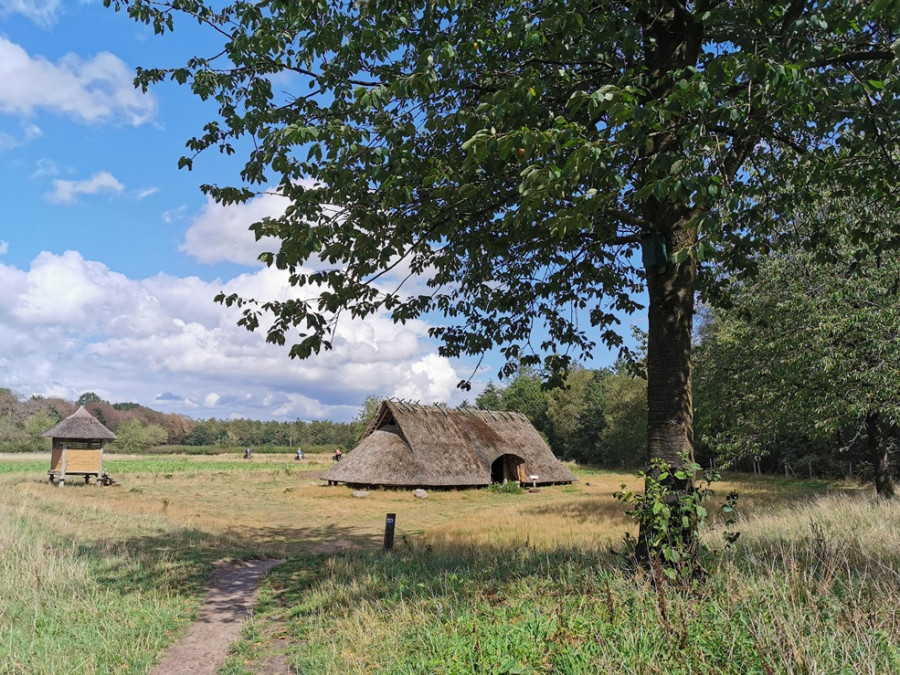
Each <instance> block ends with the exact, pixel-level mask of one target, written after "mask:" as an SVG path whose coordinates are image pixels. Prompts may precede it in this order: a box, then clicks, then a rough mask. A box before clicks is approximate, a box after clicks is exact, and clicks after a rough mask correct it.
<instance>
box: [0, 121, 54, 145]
mask: <svg viewBox="0 0 900 675" xmlns="http://www.w3.org/2000/svg"><path fill="white" fill-rule="evenodd" d="M43 135H44V132H43V131H42V130H41V128H40V127H39V126H38V125H36V124H23V125H22V131H21V133H20V134H18V135H13V134H9V133H6V132H0V150H8V149H9V148H17V147H19V146H22V145H25V144H26V143H30V142H31V141H33V140H34V139H35V138H40V137H41V136H43Z"/></svg>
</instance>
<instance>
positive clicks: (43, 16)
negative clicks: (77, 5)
mask: <svg viewBox="0 0 900 675" xmlns="http://www.w3.org/2000/svg"><path fill="white" fill-rule="evenodd" d="M61 4H62V3H61V1H60V0H0V16H5V15H8V14H21V15H23V16H26V17H28V18H29V19H31V20H32V21H33V22H34V23H36V24H38V25H39V26H43V27H44V28H50V27H51V26H53V24H55V23H56V19H57V16H58V14H59V9H60V5H61Z"/></svg>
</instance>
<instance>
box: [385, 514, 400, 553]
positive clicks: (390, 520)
mask: <svg viewBox="0 0 900 675" xmlns="http://www.w3.org/2000/svg"><path fill="white" fill-rule="evenodd" d="M396 522H397V514H396V513H389V514H387V518H385V520H384V550H385V551H390V550H391V549H392V548H394V524H395V523H396Z"/></svg>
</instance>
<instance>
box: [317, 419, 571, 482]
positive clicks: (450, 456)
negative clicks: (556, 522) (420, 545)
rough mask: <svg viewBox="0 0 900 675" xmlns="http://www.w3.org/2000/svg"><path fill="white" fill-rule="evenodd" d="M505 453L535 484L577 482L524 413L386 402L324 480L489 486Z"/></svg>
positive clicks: (327, 472)
mask: <svg viewBox="0 0 900 675" xmlns="http://www.w3.org/2000/svg"><path fill="white" fill-rule="evenodd" d="M503 455H515V456H516V457H519V458H521V459H522V460H523V469H524V473H525V475H526V476H531V475H537V476H539V478H538V481H537V482H538V483H541V484H549V483H571V482H573V481H575V480H576V478H575V476H574V475H573V474H572V472H571V471H569V470H568V469H567V468H566V467H565V466H564V465H563V464H562V462H560V461H559V460H558V459H556V457H554V456H553V453H552V452H551V451H550V448H549V447H548V446H547V444H546V443H545V442H544V439H543V438H541V436H540V434H538V432H537V430H536V429H535V428H534V427H533V426H532V425H531V422H529V421H528V418H527V417H525V415H523V414H521V413H517V412H491V411H486V410H475V409H457V410H450V409H447V408H442V407H439V406H424V405H419V404H414V403H405V402H399V401H384V402H383V403H382V404H381V407H380V408H379V409H378V412H377V413H376V414H375V417H374V418H373V419H372V422H371V423H370V424H369V426H368V427H366V430H365V431H364V432H363V436H362V438H361V439H360V441H359V443H358V444H357V446H356V447H355V448H353V451H352V452H350V453H349V454H347V455H345V456H344V458H343V459H342V460H341V461H340V462H337V463H336V464H335V465H334V466H333V467H332V468H331V469H329V470H328V471H326V472H325V474H324V475H323V479H324V480H328V481H334V482H339V483H349V484H351V485H370V486H384V487H478V486H484V485H490V484H491V464H492V463H493V462H494V461H495V460H496V459H498V458H499V457H501V456H503Z"/></svg>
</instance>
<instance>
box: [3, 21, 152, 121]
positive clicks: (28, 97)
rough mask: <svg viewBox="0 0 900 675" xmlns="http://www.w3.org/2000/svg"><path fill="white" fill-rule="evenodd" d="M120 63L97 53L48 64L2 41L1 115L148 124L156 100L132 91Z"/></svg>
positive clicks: (129, 73)
mask: <svg viewBox="0 0 900 675" xmlns="http://www.w3.org/2000/svg"><path fill="white" fill-rule="evenodd" d="M133 79H134V73H133V72H132V71H131V69H130V68H128V66H127V65H126V64H125V62H124V61H122V59H120V58H119V57H118V56H115V55H114V54H110V53H109V52H100V53H98V54H96V55H94V56H92V57H90V58H87V59H84V58H81V57H80V56H78V55H76V54H67V55H66V56H64V57H62V58H61V59H60V60H59V61H58V62H56V63H52V62H51V61H49V60H48V59H46V58H44V57H42V56H32V55H30V54H28V52H26V51H25V49H23V48H22V47H21V46H19V45H17V44H15V43H14V42H11V41H10V40H8V39H7V38H5V37H3V36H0V112H3V113H7V114H11V115H19V116H28V115H31V114H33V113H34V111H35V110H36V109H38V108H42V109H46V110H50V111H53V112H57V113H61V114H64V115H68V116H70V117H73V118H75V119H76V120H78V121H80V122H88V123H92V122H102V121H108V120H121V121H124V122H126V123H128V124H131V125H135V126H136V125H139V124H144V123H146V122H149V121H150V120H151V119H152V118H153V116H154V114H155V112H156V99H155V98H154V97H153V96H152V95H150V94H144V93H142V92H140V91H139V90H137V89H135V88H134V86H133V84H132V81H133Z"/></svg>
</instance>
